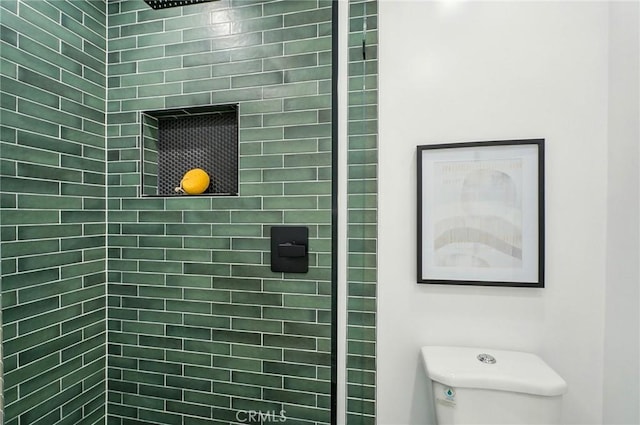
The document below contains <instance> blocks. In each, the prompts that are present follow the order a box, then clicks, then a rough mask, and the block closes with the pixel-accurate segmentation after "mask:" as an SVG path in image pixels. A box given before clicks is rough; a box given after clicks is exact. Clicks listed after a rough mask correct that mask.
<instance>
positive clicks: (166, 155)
mask: <svg viewBox="0 0 640 425" xmlns="http://www.w3.org/2000/svg"><path fill="white" fill-rule="evenodd" d="M157 152H158V192H157V193H158V195H165V196H166V195H175V194H176V192H175V188H176V187H178V186H179V185H180V180H182V177H183V176H184V174H185V173H186V172H187V171H189V170H190V169H192V168H202V169H203V170H205V171H206V172H207V173H208V174H209V176H210V178H211V183H210V185H209V188H208V189H207V191H206V192H205V194H219V195H237V194H238V117H237V111H236V110H234V111H230V112H214V113H209V114H198V115H181V116H175V115H174V116H171V117H158V142H157Z"/></svg>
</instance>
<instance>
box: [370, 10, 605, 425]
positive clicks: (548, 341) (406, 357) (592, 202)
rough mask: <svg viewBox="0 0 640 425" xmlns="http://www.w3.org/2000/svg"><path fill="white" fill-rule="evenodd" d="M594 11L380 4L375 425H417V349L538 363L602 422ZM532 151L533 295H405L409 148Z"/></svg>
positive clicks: (413, 289) (601, 66)
mask: <svg viewBox="0 0 640 425" xmlns="http://www.w3.org/2000/svg"><path fill="white" fill-rule="evenodd" d="M608 7H609V6H608V4H607V3H604V2H589V3H586V2H566V3H565V2H479V1H474V2H461V1H456V2H454V1H444V2H436V1H406V2H405V1H397V0H381V2H380V5H379V28H380V54H379V61H380V81H379V85H380V186H379V194H380V199H379V201H380V204H379V205H380V206H379V225H380V227H379V294H378V295H379V298H378V307H379V314H378V365H379V366H378V367H379V369H378V423H379V424H380V425H390V424H423V423H427V419H428V411H427V410H428V409H427V407H426V403H425V398H426V391H427V389H426V384H425V377H424V374H423V370H422V365H421V363H420V358H419V352H418V350H419V347H420V346H423V345H427V344H451V345H479V346H489V347H496V348H506V349H517V350H526V351H531V352H535V353H538V354H539V355H541V356H542V357H543V358H544V359H545V360H546V361H547V363H549V364H550V365H551V366H552V367H553V368H554V369H556V370H557V371H558V372H559V373H560V374H561V375H562V376H563V377H564V378H565V379H566V380H567V381H568V383H569V386H570V390H569V393H568V394H567V395H566V397H565V412H564V418H563V421H564V423H567V424H569V423H573V424H589V423H592V424H595V423H601V421H602V410H603V409H602V398H603V394H602V391H603V376H602V373H603V368H602V365H603V357H604V348H603V340H604V327H605V322H604V317H605V310H604V303H605V301H604V299H605V275H606V237H605V236H606V214H607V191H606V189H607V161H606V158H607V153H608V148H607V134H608V133H607V95H608V74H607V72H608V70H607V68H608V66H607V61H608ZM539 137H542V138H545V139H546V149H547V152H546V179H547V183H546V201H547V204H546V236H547V243H546V256H547V261H546V266H547V272H546V286H547V287H546V288H545V289H510V288H489V287H484V288H473V287H455V286H428V285H418V284H416V276H415V275H416V254H415V252H416V250H415V245H416V225H415V221H416V218H415V216H416V200H415V199H416V193H415V192H416V185H415V181H416V166H415V162H416V146H417V145H421V144H435V143H445V142H457V141H475V140H499V139H518V138H539Z"/></svg>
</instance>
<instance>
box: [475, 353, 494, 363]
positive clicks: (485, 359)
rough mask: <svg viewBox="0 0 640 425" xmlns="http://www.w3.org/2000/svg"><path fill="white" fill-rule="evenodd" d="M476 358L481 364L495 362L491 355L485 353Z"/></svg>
mask: <svg viewBox="0 0 640 425" xmlns="http://www.w3.org/2000/svg"><path fill="white" fill-rule="evenodd" d="M476 358H477V359H478V360H480V361H481V362H482V363H486V364H494V363H495V362H496V358H495V357H493V356H492V355H491V354H487V353H481V354H478V357H476Z"/></svg>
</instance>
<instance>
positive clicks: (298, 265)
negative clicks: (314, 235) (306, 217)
mask: <svg viewBox="0 0 640 425" xmlns="http://www.w3.org/2000/svg"><path fill="white" fill-rule="evenodd" d="M271 271H272V272H283V273H307V272H308V271H309V228H308V227H306V226H272V227H271Z"/></svg>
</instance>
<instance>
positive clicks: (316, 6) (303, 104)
mask: <svg viewBox="0 0 640 425" xmlns="http://www.w3.org/2000/svg"><path fill="white" fill-rule="evenodd" d="M331 9H332V2H331V1H330V0H301V1H236V0H220V1H217V2H211V3H204V4H200V5H192V6H186V7H179V8H171V9H164V10H158V11H153V10H151V9H150V8H148V7H147V6H146V5H145V4H144V3H143V2H142V1H132V0H124V1H110V2H108V14H109V28H108V34H109V49H108V50H109V54H108V55H109V72H108V74H109V79H108V86H109V88H108V99H109V100H108V111H109V114H108V125H107V135H108V137H107V148H108V152H107V159H108V161H107V166H108V251H109V266H108V269H109V289H108V292H109V299H108V328H109V344H108V351H109V354H108V423H109V424H151V423H153V424H229V423H246V422H247V418H248V417H247V416H246V414H245V413H244V412H245V411H261V412H262V413H263V414H266V413H271V414H273V413H274V412H275V414H276V415H280V412H281V411H283V412H282V414H283V416H281V417H280V418H281V419H284V418H286V419H287V420H288V421H289V423H295V424H325V423H329V422H330V418H331V400H330V389H331V325H330V321H331V311H330V310H331V126H332V123H331V102H332V97H331V70H332V63H331V60H332V54H331V34H332V24H331ZM223 103H238V104H239V138H240V140H239V152H240V160H239V176H240V177H239V178H240V182H239V188H240V194H239V196H238V197H179V198H157V197H147V198H140V197H139V196H138V193H139V190H140V189H139V185H140V175H139V168H138V167H139V159H140V158H139V148H138V132H139V128H140V123H139V119H140V111H143V110H157V109H163V108H177V107H190V106H198V105H208V104H223ZM281 224H286V225H305V226H308V227H309V230H310V246H309V251H310V252H311V255H310V271H309V273H308V274H300V275H296V274H281V273H273V272H271V271H270V267H269V258H270V257H269V252H268V249H269V238H268V236H269V232H270V227H271V226H272V225H281Z"/></svg>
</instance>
